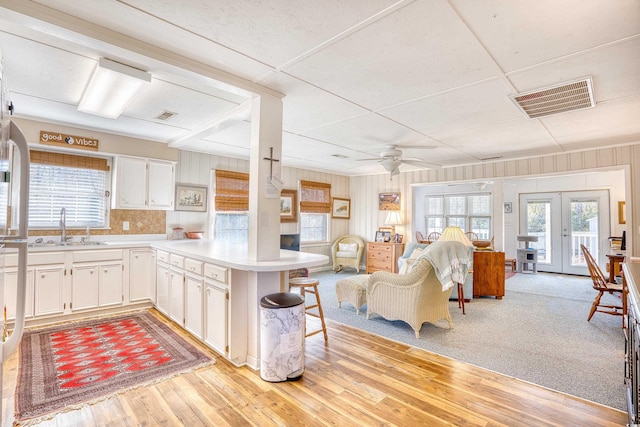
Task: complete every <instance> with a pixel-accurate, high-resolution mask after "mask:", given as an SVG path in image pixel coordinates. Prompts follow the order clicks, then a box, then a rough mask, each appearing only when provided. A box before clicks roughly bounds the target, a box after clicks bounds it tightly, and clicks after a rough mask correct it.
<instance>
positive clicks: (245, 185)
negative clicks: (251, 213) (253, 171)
mask: <svg viewBox="0 0 640 427" xmlns="http://www.w3.org/2000/svg"><path fill="white" fill-rule="evenodd" d="M215 191H216V196H215V209H216V211H248V210H249V174H248V173H242V172H232V171H224V170H216V187H215Z"/></svg>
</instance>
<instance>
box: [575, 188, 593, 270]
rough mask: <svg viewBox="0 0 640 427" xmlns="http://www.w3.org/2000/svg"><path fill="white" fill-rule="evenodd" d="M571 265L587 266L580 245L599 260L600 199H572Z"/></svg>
mask: <svg viewBox="0 0 640 427" xmlns="http://www.w3.org/2000/svg"><path fill="white" fill-rule="evenodd" d="M570 206H571V234H570V236H571V266H586V262H585V260H584V257H583V255H582V250H581V249H580V245H585V246H586V248H587V249H588V250H589V252H590V253H591V255H593V257H594V258H595V260H596V262H597V261H598V253H599V251H598V249H599V248H598V201H597V200H571V203H570Z"/></svg>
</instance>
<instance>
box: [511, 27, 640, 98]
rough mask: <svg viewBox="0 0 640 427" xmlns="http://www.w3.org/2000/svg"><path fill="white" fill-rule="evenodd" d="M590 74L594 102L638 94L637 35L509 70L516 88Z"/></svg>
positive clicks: (639, 39)
mask: <svg viewBox="0 0 640 427" xmlns="http://www.w3.org/2000/svg"><path fill="white" fill-rule="evenodd" d="M584 77H592V78H593V91H594V95H595V100H596V103H598V102H602V101H607V100H611V99H616V98H622V97H627V96H629V95H637V94H640V37H636V38H632V39H629V40H625V41H624V42H620V43H616V44H612V45H609V46H607V47H604V48H601V49H596V50H590V51H586V52H582V53H579V54H576V55H573V56H570V57H567V58H564V59H562V60H558V61H553V62H550V63H547V64H541V65H538V66H536V67H534V68H530V69H526V70H522V71H518V72H515V73H512V74H509V80H510V81H511V82H512V83H513V84H514V85H515V86H516V88H517V90H518V92H527V91H531V90H536V89H539V88H544V87H548V86H555V85H557V84H560V83H564V82H568V81H572V80H577V79H581V78H584Z"/></svg>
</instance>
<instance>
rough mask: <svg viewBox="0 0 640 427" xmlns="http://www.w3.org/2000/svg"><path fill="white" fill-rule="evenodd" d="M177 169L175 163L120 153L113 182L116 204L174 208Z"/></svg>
mask: <svg viewBox="0 0 640 427" xmlns="http://www.w3.org/2000/svg"><path fill="white" fill-rule="evenodd" d="M174 170H175V167H174V163H173V162H168V161H163V160H152V159H145V158H140V157H126V156H118V157H117V158H116V173H115V185H113V189H114V192H113V193H114V194H113V207H114V208H116V209H159V210H161V209H165V210H166V209H173V203H174V181H175V172H174Z"/></svg>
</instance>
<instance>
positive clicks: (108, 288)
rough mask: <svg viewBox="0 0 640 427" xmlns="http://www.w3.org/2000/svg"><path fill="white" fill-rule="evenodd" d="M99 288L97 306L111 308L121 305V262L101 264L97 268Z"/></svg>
mask: <svg viewBox="0 0 640 427" xmlns="http://www.w3.org/2000/svg"><path fill="white" fill-rule="evenodd" d="M98 278H99V283H100V287H99V290H98V296H99V300H98V303H99V306H100V307H112V306H115V305H122V303H123V299H124V298H123V296H122V262H115V261H114V262H111V263H103V264H100V265H99V267H98Z"/></svg>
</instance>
